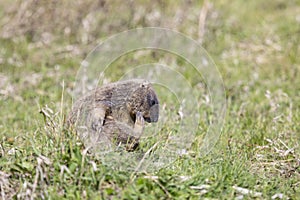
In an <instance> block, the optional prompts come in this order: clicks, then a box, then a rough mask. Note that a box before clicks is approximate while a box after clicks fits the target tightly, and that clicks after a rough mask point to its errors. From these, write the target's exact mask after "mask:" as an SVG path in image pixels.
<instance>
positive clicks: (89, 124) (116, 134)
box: [68, 79, 159, 150]
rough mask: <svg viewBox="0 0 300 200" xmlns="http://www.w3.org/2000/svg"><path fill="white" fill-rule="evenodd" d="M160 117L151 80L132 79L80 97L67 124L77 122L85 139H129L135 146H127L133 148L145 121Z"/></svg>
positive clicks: (77, 127) (123, 141) (131, 144)
mask: <svg viewBox="0 0 300 200" xmlns="http://www.w3.org/2000/svg"><path fill="white" fill-rule="evenodd" d="M158 117H159V102H158V98H157V95H156V93H155V91H154V89H153V87H152V85H151V83H149V82H148V81H146V80H142V79H133V80H127V81H120V82H115V83H111V84H107V85H104V86H102V87H99V88H96V89H95V90H93V91H91V92H89V93H88V94H87V95H85V96H84V97H82V98H80V99H79V100H78V101H77V102H75V104H74V106H73V109H72V111H71V113H70V115H69V117H68V124H69V125H70V124H74V125H76V129H77V131H79V134H81V136H82V138H83V139H84V140H85V138H87V137H88V138H89V139H90V140H93V139H96V138H98V137H100V140H101V136H105V137H107V138H108V139H109V140H110V141H112V140H114V139H115V140H114V141H115V143H117V144H118V143H122V144H124V143H126V141H127V142H128V141H129V143H130V145H129V146H130V147H132V146H133V148H128V146H127V147H126V148H127V149H129V150H131V149H135V147H136V146H137V144H138V140H139V137H140V135H141V134H142V131H143V127H144V121H146V122H148V123H152V122H157V121H158ZM94 137H96V138H94ZM113 138H114V139H113ZM131 141H133V142H131Z"/></svg>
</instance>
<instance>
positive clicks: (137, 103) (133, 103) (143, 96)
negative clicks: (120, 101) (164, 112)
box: [127, 81, 159, 123]
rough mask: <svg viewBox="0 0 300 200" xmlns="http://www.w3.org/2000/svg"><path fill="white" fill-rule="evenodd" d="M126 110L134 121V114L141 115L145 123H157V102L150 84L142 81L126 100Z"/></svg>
mask: <svg viewBox="0 0 300 200" xmlns="http://www.w3.org/2000/svg"><path fill="white" fill-rule="evenodd" d="M127 100H128V101H127V108H128V110H129V112H130V116H131V118H132V119H133V121H135V118H136V113H137V112H141V113H143V117H144V119H145V121H146V122H148V123H152V122H157V121H158V117H159V102H158V99H157V96H156V93H155V91H154V90H153V88H152V85H151V83H149V82H147V81H144V82H143V83H141V84H139V86H138V88H137V89H135V90H134V91H133V92H132V93H131V95H130V97H129V98H128V99H127Z"/></svg>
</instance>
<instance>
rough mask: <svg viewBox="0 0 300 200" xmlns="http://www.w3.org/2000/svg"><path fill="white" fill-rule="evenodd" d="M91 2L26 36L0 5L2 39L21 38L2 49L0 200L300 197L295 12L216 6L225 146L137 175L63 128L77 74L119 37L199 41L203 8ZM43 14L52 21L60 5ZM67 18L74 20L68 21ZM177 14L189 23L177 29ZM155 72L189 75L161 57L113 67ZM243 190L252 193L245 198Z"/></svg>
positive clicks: (299, 9)
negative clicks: (133, 34) (136, 33)
mask: <svg viewBox="0 0 300 200" xmlns="http://www.w3.org/2000/svg"><path fill="white" fill-rule="evenodd" d="M29 2H30V1H29ZM80 2H81V1H80ZM92 2H93V1H86V3H82V4H80V3H79V4H78V5H77V4H74V3H73V4H72V3H69V4H68V3H66V4H63V5H62V6H61V7H58V8H57V13H56V14H55V15H53V16H52V17H53V18H51V17H50V19H52V20H49V21H48V22H47V23H48V24H49V25H47V23H44V21H43V20H37V19H36V18H30V19H31V20H32V21H29V22H28V21H26V20H24V21H23V23H25V26H23V25H20V24H19V22H18V20H17V19H16V18H14V17H12V16H15V11H16V8H17V7H16V6H15V5H14V4H11V3H8V2H7V1H4V0H3V1H1V2H0V5H1V9H0V25H1V26H0V27H1V29H0V33H1V36H3V33H4V32H6V31H7V30H10V29H13V30H18V31H14V32H9V34H8V37H1V38H0V44H1V45H0V111H1V112H0V113H1V114H0V116H1V117H0V195H1V198H6V199H9V198H20V199H26V198H31V197H33V198H38V199H39V198H51V199H82V198H84V199H89V198H91V199H186V198H191V199H199V198H207V199H233V198H236V197H240V196H241V195H243V196H244V198H245V199H252V198H258V199H270V198H271V197H272V196H273V195H276V194H283V199H297V198H299V196H300V189H299V188H300V168H299V166H300V147H299V141H300V124H299V121H300V103H299V102H300V95H299V91H300V78H299V76H300V59H299V52H300V46H299V44H300V21H299V17H300V16H299V13H300V2H299V1H297V0H291V1H288V2H287V1H281V0H276V1H271V0H267V1H251V2H250V1H249V2H245V1H242V0H235V1H227V0H223V1H217V2H211V3H212V7H211V8H210V10H208V15H207V18H206V25H205V27H206V33H205V38H204V41H203V46H204V48H205V49H206V50H207V51H208V52H209V54H210V56H211V57H212V58H213V60H214V61H215V62H216V64H217V66H218V68H219V70H220V73H221V75H222V78H223V80H224V86H225V90H226V98H227V104H228V105H227V113H226V122H225V125H224V127H223V132H222V135H221V137H220V139H219V141H218V143H217V144H216V146H215V148H214V149H213V150H212V152H210V153H209V154H208V155H207V156H205V157H199V156H198V154H197V148H194V149H191V150H190V151H189V152H188V154H187V155H184V156H182V157H180V158H178V159H177V160H176V161H175V162H174V163H172V164H170V165H169V166H167V167H166V168H162V169H160V170H158V171H155V172H140V173H133V172H130V171H118V170H114V169H113V168H111V167H109V166H106V165H104V164H103V163H102V162H101V159H99V158H97V157H95V156H93V155H92V154H90V153H87V152H86V151H85V147H84V146H83V144H82V143H81V141H80V140H79V139H78V138H77V137H76V135H75V133H73V132H71V131H69V130H66V129H65V128H64V127H63V122H64V119H65V116H66V115H67V113H68V112H69V111H70V109H71V103H72V98H71V95H70V92H71V91H72V89H73V87H74V86H73V82H74V80H75V76H76V72H77V70H78V68H79V66H80V62H81V60H83V59H84V58H85V56H86V54H87V53H88V52H89V51H90V50H92V48H93V47H94V46H95V45H96V43H97V42H99V41H102V40H104V39H105V38H107V37H109V36H111V35H112V34H114V33H118V32H120V31H123V30H127V29H131V28H135V27H143V26H163V27H168V28H171V29H175V30H178V31H181V32H183V33H184V34H186V35H188V36H189V37H192V38H194V39H197V37H198V17H199V12H200V10H201V6H202V5H203V4H202V2H200V3H194V2H190V3H181V4H176V3H174V2H173V1H164V3H163V4H160V3H159V2H160V1H154V3H152V1H147V2H144V3H143V2H142V1H137V2H136V4H135V5H124V3H121V2H115V3H112V4H109V3H105V4H104V5H100V4H99V5H97V6H95V5H94V4H93V3H92ZM19 3H21V2H19ZM93 5H94V6H93ZM36 6H40V7H43V6H44V7H45V8H47V9H49V10H51V8H53V7H51V6H55V5H52V4H50V3H40V4H38V5H36ZM66 7H71V8H72V9H73V8H74V10H72V12H71V11H69V12H66V14H65V15H63V14H61V15H60V14H59V13H61V12H60V11H61V10H64V8H66ZM75 8H76V9H75ZM79 8H86V9H79ZM28 10H29V12H31V11H32V10H37V9H36V8H35V7H31V8H30V9H29V8H28ZM70 10H71V9H70ZM79 10H84V12H79ZM52 11H53V10H52ZM155 11H158V12H159V13H160V15H161V16H160V17H159V18H155ZM152 12H153V13H154V14H153V13H152ZM45 13H47V12H45ZM50 13H51V12H50ZM89 13H90V15H91V17H87V16H88V14H89ZM119 13H121V14H120V15H119ZM151 13H152V14H151ZM118 15H119V18H118ZM175 15H176V16H177V17H178V18H180V19H181V20H182V21H181V22H177V21H176V19H175V18H176V17H174V16H175ZM7 16H10V17H7ZM55 16H56V17H55ZM58 17H64V18H62V19H64V20H62V19H61V20H60V19H59V18H58ZM38 18H40V19H44V20H45V19H49V16H44V18H42V17H41V16H40V17H38ZM92 19H93V20H94V21H93V20H92ZM80 20H81V21H80ZM82 20H91V21H89V22H90V23H91V24H92V26H91V27H90V29H86V28H84V27H82V25H81V24H82V23H81V22H82ZM7 22H9V23H7ZM33 22H34V23H33ZM3 24H6V25H5V26H3ZM24 27H26V28H24ZM53 27H56V28H53ZM67 27H69V29H70V33H68V31H67V30H68V29H66V28H67ZM45 32H46V33H49V34H50V35H51V38H52V40H51V41H50V42H49V43H47V41H46V42H45V38H44V39H43V37H46V36H45V35H44V36H43V33H45ZM66 32H67V33H66ZM6 36H7V35H6ZM86 36H87V40H85V39H84V38H85V37H86ZM46 38H47V37H46ZM43 41H44V42H43ZM95 41H97V42H95ZM158 61H161V62H164V63H166V64H174V63H175V64H177V65H180V66H185V67H188V65H189V64H188V63H186V62H184V61H182V60H181V59H178V57H176V56H174V55H170V54H165V53H164V52H156V54H155V55H154V54H152V53H151V52H147V51H146V53H145V54H143V56H142V57H139V58H137V57H135V54H134V53H132V54H130V55H128V56H127V57H126V58H121V59H119V60H117V61H116V62H115V63H113V66H112V68H110V70H112V72H110V74H111V75H110V76H109V77H108V78H110V79H111V80H115V79H117V78H118V75H119V74H122V73H123V70H122V69H123V68H122V66H124V65H128V66H132V65H133V66H136V65H139V64H143V63H152V62H158ZM183 73H184V74H185V76H186V78H187V79H188V80H190V81H191V82H195V81H197V79H195V78H194V77H193V76H194V73H193V71H191V70H187V71H185V72H183ZM198 81H201V80H198ZM194 87H195V88H196V86H195V85H194ZM201 92H202V91H201ZM197 95H199V97H201V95H203V94H202V93H200V91H199V94H197ZM62 97H63V98H62ZM162 99H164V101H165V102H163V103H165V104H166V105H167V110H166V112H169V115H170V116H174V115H176V114H175V111H174V110H172V109H171V108H170V107H168V105H171V104H172V103H173V99H172V97H162ZM202 101H203V102H204V99H203V98H199V102H202ZM47 108H49V109H50V110H52V111H53V112H51V111H50V110H49V109H47ZM168 108H169V110H168ZM41 110H43V112H44V113H48V114H49V115H48V117H45V118H44V116H43V114H42V113H40V111H41ZM206 111H207V110H205V109H204V110H200V112H201V113H202V112H203V113H205V112H206ZM207 112H208V111H207ZM201 116H205V115H201ZM167 122H168V124H167V125H166V127H165V128H164V129H162V132H161V133H160V134H162V135H163V134H164V131H165V132H169V131H171V130H172V129H173V128H174V127H172V126H168V125H170V124H173V123H174V124H176V123H175V122H174V121H172V118H169V119H168V121H167ZM200 124H201V126H200V128H199V130H198V133H197V134H198V135H199V138H200V139H196V141H198V140H199V141H201V134H202V133H203V132H204V130H206V128H207V127H206V126H207V119H206V118H200ZM236 187H241V188H244V189H248V190H250V191H252V192H250V194H242V193H241V192H240V191H239V189H237V188H236ZM257 193H258V194H257Z"/></svg>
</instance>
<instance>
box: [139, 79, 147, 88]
mask: <svg viewBox="0 0 300 200" xmlns="http://www.w3.org/2000/svg"><path fill="white" fill-rule="evenodd" d="M148 86H149V82H148V81H144V82H143V83H142V84H141V85H140V87H142V88H144V87H148Z"/></svg>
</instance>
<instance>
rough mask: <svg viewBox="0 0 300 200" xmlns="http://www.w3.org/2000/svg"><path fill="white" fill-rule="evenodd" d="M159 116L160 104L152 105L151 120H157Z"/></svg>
mask: <svg viewBox="0 0 300 200" xmlns="http://www.w3.org/2000/svg"><path fill="white" fill-rule="evenodd" d="M158 117H159V106H158V104H156V105H154V106H151V108H150V121H151V122H157V121H158Z"/></svg>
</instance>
